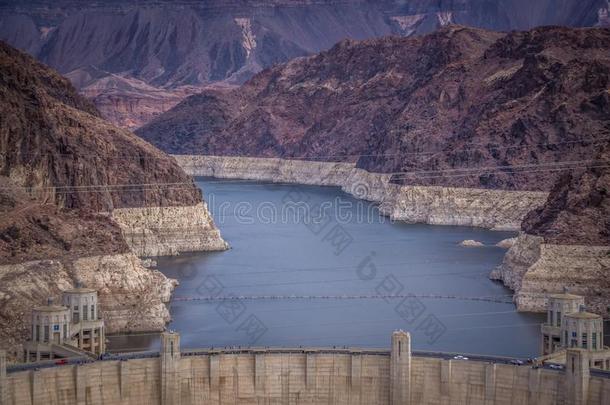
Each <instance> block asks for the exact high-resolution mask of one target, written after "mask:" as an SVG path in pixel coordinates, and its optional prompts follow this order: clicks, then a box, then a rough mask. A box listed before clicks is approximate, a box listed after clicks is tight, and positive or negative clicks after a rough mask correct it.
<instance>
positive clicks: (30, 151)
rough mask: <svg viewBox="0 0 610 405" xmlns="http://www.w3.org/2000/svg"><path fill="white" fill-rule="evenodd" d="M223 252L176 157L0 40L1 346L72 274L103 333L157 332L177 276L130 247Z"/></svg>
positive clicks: (20, 333)
mask: <svg viewBox="0 0 610 405" xmlns="http://www.w3.org/2000/svg"><path fill="white" fill-rule="evenodd" d="M222 249H226V244H225V242H224V241H223V240H222V238H221V237H220V234H219V232H218V230H217V229H216V227H215V226H214V223H213V221H212V219H211V216H210V214H209V212H208V211H207V207H206V205H205V203H204V202H203V198H202V195H201V191H200V190H199V189H198V188H197V187H196V185H195V184H194V183H193V180H192V179H191V178H190V177H189V176H187V175H186V174H185V173H184V171H182V169H180V167H179V166H178V165H177V164H176V162H175V161H174V160H173V159H172V158H171V157H169V156H167V155H166V154H164V153H163V152H161V151H159V150H157V149H156V148H154V147H153V146H152V145H150V144H148V143H146V142H144V141H142V140H141V139H140V138H138V137H136V136H135V135H133V134H132V133H130V132H128V131H126V130H122V129H119V128H116V127H113V126H112V125H110V124H108V123H107V122H105V121H104V120H103V119H101V118H100V116H99V112H98V111H97V110H96V109H95V107H93V105H92V104H91V103H89V102H88V101H87V100H85V99H84V98H83V97H81V96H79V95H78V94H77V93H76V91H75V90H74V88H73V87H72V86H71V85H70V84H69V82H68V81H67V80H66V79H65V78H62V77H61V76H59V75H58V74H57V73H56V72H54V71H53V70H51V69H49V68H47V67H46V66H44V65H42V64H40V63H38V62H36V61H35V60H34V59H33V58H31V57H29V56H27V55H25V54H23V53H21V52H19V51H17V50H15V49H12V48H11V47H9V46H8V45H6V44H4V43H2V42H0V348H10V347H14V344H15V343H16V342H19V341H22V340H24V339H27V338H28V337H29V333H28V331H29V327H28V322H29V320H30V315H29V314H30V311H31V309H32V307H34V306H39V305H41V304H43V303H44V302H46V300H47V298H48V297H59V294H60V292H61V290H64V289H68V288H71V287H73V286H74V285H75V284H76V283H77V282H80V283H83V284H84V285H86V286H87V287H90V288H95V289H97V290H99V291H100V297H101V309H102V312H103V314H104V317H105V319H106V327H107V328H108V331H109V332H110V333H112V332H118V331H139V330H161V329H162V328H163V327H164V325H165V323H166V322H167V321H168V320H169V313H168V311H167V308H166V307H165V305H164V303H165V302H167V301H168V300H169V298H170V294H171V291H172V289H173V288H174V286H175V285H176V282H175V280H170V279H168V278H166V277H165V276H164V275H163V274H162V273H161V272H159V271H157V270H154V269H147V268H146V267H144V266H143V265H142V263H141V262H140V259H138V257H137V255H141V256H143V255H147V256H148V255H150V256H153V255H167V254H177V253H179V252H184V251H204V250H222Z"/></svg>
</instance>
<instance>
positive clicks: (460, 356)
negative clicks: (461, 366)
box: [453, 354, 468, 360]
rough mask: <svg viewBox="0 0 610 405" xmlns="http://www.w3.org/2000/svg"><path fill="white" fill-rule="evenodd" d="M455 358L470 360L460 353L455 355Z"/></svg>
mask: <svg viewBox="0 0 610 405" xmlns="http://www.w3.org/2000/svg"><path fill="white" fill-rule="evenodd" d="M453 359H454V360H468V357H466V356H462V355H459V354H458V355H457V356H455V357H453Z"/></svg>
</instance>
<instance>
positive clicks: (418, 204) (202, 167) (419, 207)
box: [174, 155, 547, 230]
mask: <svg viewBox="0 0 610 405" xmlns="http://www.w3.org/2000/svg"><path fill="white" fill-rule="evenodd" d="M174 158H175V159H176V161H177V162H178V164H179V165H180V166H181V167H182V168H183V169H184V171H185V172H187V173H189V174H191V175H193V176H212V177H217V178H230V179H248V180H258V181H270V182H274V183H297V184H312V185H321V186H337V187H341V188H342V190H343V191H345V192H347V193H349V194H352V195H353V196H354V197H356V198H360V199H363V200H368V201H373V202H376V203H378V204H379V205H380V209H381V212H382V213H384V214H386V215H388V216H390V217H391V218H392V219H396V220H400V221H405V222H409V223H427V224H434V225H463V226H477V227H483V228H489V229H502V230H518V229H520V227H519V225H520V223H521V220H522V219H523V217H524V216H525V215H526V214H527V213H528V212H529V211H531V210H532V209H534V208H537V207H539V206H541V205H542V204H544V202H545V201H546V198H547V193H543V192H520V191H501V190H479V189H469V188H452V187H424V186H403V185H396V184H392V183H390V175H388V174H381V173H370V172H367V171H365V170H362V169H358V168H356V167H355V164H353V163H329V162H312V161H303V160H287V159H277V158H242V157H230V156H227V157H219V156H186V155H175V156H174Z"/></svg>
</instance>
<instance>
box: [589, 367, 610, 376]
mask: <svg viewBox="0 0 610 405" xmlns="http://www.w3.org/2000/svg"><path fill="white" fill-rule="evenodd" d="M589 373H590V374H591V376H592V377H601V378H610V370H600V369H598V368H592V369H591V370H590V371H589Z"/></svg>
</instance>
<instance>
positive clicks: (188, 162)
mask: <svg viewBox="0 0 610 405" xmlns="http://www.w3.org/2000/svg"><path fill="white" fill-rule="evenodd" d="M174 157H175V159H176V161H177V162H178V164H179V165H180V166H181V167H182V168H183V169H184V170H185V172H187V173H189V174H191V175H193V176H210V177H215V178H224V179H248V180H257V181H268V182H274V183H297V184H310V185H322V186H336V187H341V188H342V189H343V191H345V192H347V193H349V194H352V195H353V196H355V197H356V198H360V199H365V200H369V201H374V202H377V203H379V206H380V210H381V212H382V213H384V214H386V215H388V216H390V217H392V218H393V219H395V220H400V221H405V222H409V223H427V224H434V225H461V226H477V227H483V228H489V229H494V230H520V229H521V223H522V221H523V219H524V218H525V217H526V216H527V215H528V213H530V212H533V211H536V210H541V209H542V207H543V206H544V205H545V203H546V202H547V198H548V196H549V194H548V193H544V192H527V191H526V192H523V191H504V190H482V189H471V188H454V187H438V186H430V187H425V186H403V185H396V184H391V183H390V176H389V175H384V174H377V173H369V172H367V171H365V170H362V169H358V168H356V167H355V164H352V163H329V162H313V161H303V160H286V159H276V158H250V157H232V156H224V157H221V156H186V155H175V156H174ZM502 247H504V248H510V249H509V250H508V252H507V254H506V256H505V258H504V261H503V263H502V265H500V266H499V267H498V268H497V269H494V270H493V271H492V273H491V276H490V277H491V278H492V279H494V280H499V281H502V282H503V283H504V284H505V285H506V286H507V287H508V288H510V289H512V290H513V291H515V303H516V305H517V309H518V310H519V311H525V312H530V311H531V312H541V311H544V310H545V308H546V299H547V296H548V295H549V294H552V293H557V292H561V291H563V288H564V287H568V288H569V289H570V291H573V292H574V293H575V294H582V295H584V296H585V297H586V298H587V303H588V305H589V306H590V310H593V311H596V312H598V313H602V314H606V313H607V310H608V308H607V306H608V303H607V297H609V296H610V281H609V280H608V277H607V274H608V271H610V248H609V247H608V246H603V245H601V244H600V245H599V246H595V245H591V246H587V245H584V244H583V245H575V244H566V243H549V242H545V239H544V238H543V237H541V236H535V235H530V234H527V233H524V232H522V233H521V234H520V236H519V237H518V238H516V240H506V241H503V243H502Z"/></svg>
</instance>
